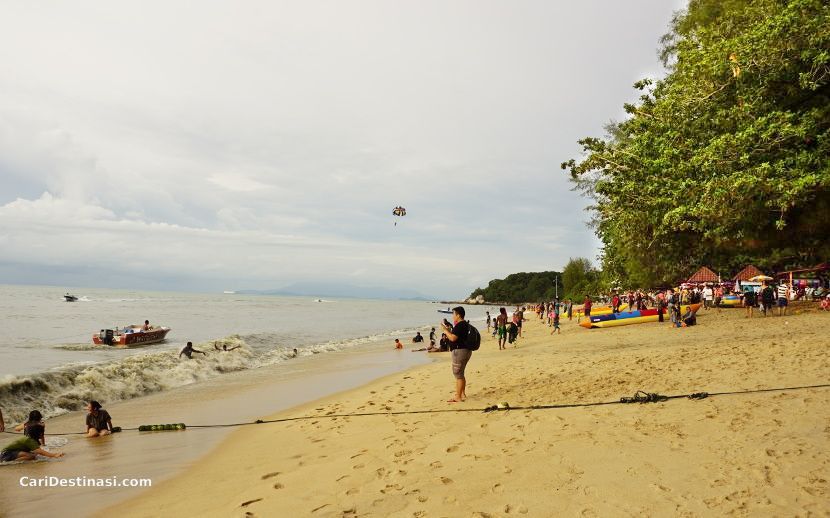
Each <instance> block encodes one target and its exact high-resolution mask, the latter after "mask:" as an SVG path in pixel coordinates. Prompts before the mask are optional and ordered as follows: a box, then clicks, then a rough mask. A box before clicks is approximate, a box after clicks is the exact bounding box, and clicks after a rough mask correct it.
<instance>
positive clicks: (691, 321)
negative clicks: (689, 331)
mask: <svg viewBox="0 0 830 518" xmlns="http://www.w3.org/2000/svg"><path fill="white" fill-rule="evenodd" d="M682 320H683V327H689V326H693V325H695V324H697V317H696V316H695V312H694V311H692V308H691V306H690V307H689V308H688V309H686V313H684V314H683V319H682Z"/></svg>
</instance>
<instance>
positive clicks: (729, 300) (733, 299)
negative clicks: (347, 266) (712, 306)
mask: <svg viewBox="0 0 830 518" xmlns="http://www.w3.org/2000/svg"><path fill="white" fill-rule="evenodd" d="M742 304H743V301H742V300H741V297H739V296H737V295H724V296H723V298H722V299H720V305H721V306H723V307H726V308H734V307H737V306H741V305H742Z"/></svg>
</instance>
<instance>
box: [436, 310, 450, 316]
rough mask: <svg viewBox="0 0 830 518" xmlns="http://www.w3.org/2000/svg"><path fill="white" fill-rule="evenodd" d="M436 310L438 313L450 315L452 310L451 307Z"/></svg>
mask: <svg viewBox="0 0 830 518" xmlns="http://www.w3.org/2000/svg"><path fill="white" fill-rule="evenodd" d="M438 312H439V313H444V314H445V315H452V310H451V309H439V310H438Z"/></svg>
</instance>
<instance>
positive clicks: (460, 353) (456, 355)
mask: <svg viewBox="0 0 830 518" xmlns="http://www.w3.org/2000/svg"><path fill="white" fill-rule="evenodd" d="M472 355H473V351H471V350H469V349H454V350H453V351H452V375H453V376H455V379H457V380H461V379H464V369H466V368H467V362H468V361H470V357H471V356H472Z"/></svg>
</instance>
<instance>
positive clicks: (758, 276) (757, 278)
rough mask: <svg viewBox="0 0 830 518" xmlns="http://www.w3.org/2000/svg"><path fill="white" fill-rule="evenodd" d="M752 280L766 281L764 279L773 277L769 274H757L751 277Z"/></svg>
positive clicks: (767, 279)
mask: <svg viewBox="0 0 830 518" xmlns="http://www.w3.org/2000/svg"><path fill="white" fill-rule="evenodd" d="M749 280H750V281H752V282H764V281H771V280H772V277H770V276H769V275H756V276H755V277H750V279H749Z"/></svg>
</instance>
